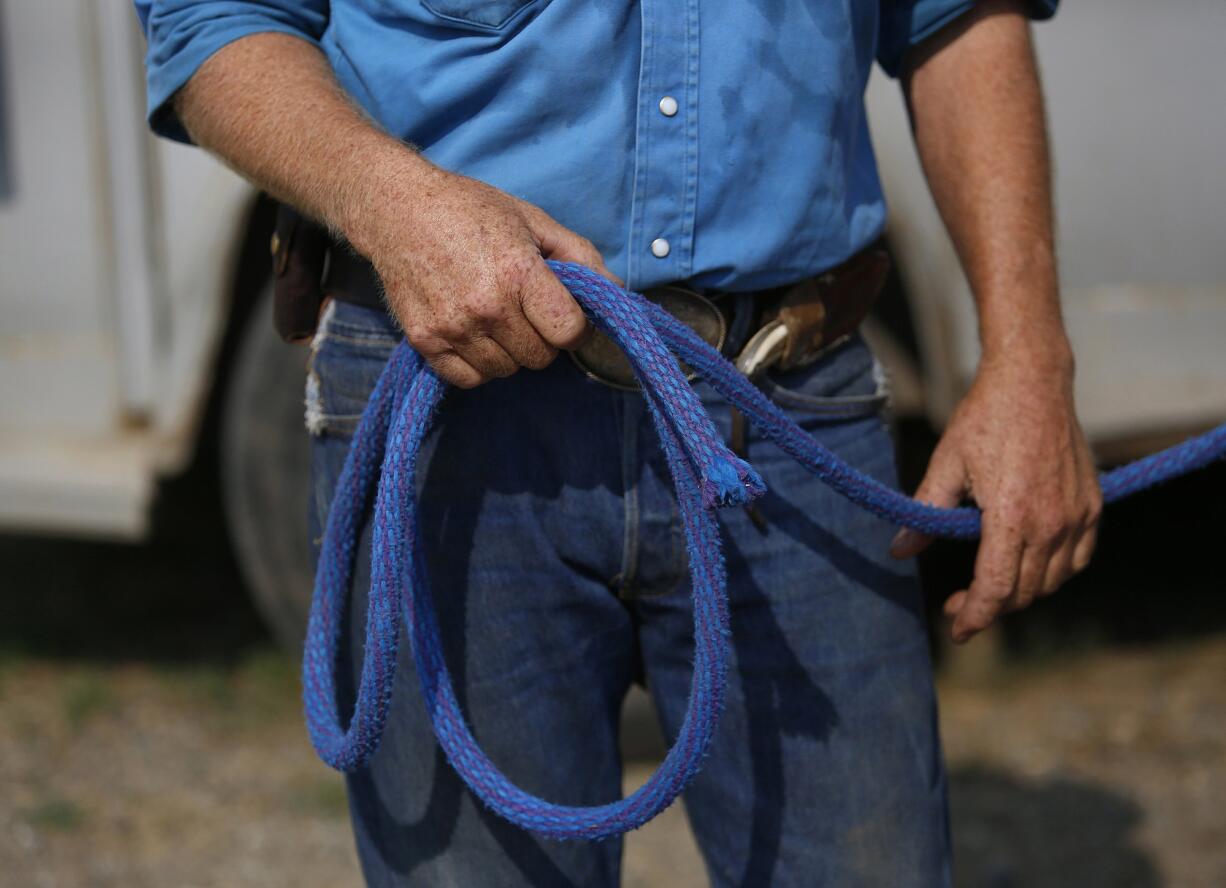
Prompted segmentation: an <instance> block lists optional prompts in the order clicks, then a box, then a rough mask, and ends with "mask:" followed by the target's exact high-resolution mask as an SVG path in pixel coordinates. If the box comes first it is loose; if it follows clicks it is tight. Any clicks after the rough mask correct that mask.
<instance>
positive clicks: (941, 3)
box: [877, 0, 1059, 77]
mask: <svg viewBox="0 0 1226 888" xmlns="http://www.w3.org/2000/svg"><path fill="white" fill-rule="evenodd" d="M1058 3H1059V0H1027V2H1026V8H1027V11H1028V13H1029V14H1030V17H1031V18H1033V19H1046V18H1051V17H1052V16H1053V15H1055V14H1056V5H1057V4H1058ZM974 6H975V0H881V19H880V23H881V25H880V30H879V31H878V34H877V62H878V63H879V64H880V65H881V67H882V69H884V70H885V72H886V73H887V74H889V75H890V76H891V77H897V76H898V74H899V72H900V71H901V70H902V64H903V59H904V58H905V57H906V55H907V50H908V49H910V48H911V47H912V46H915V45H916V44H918V43H921V42H923V41H924V40H925V39H927V38H928V37H931V36H932V35H933V34H935V33H936V32H937V31H939V30H941V28H943V27H945V26H946V25H948V24H949V23H950V22H952V21H953V20H954V19H956V18H958V16H960V15H962V14H963V13H965V12H967V11H969V10H970V9H973V8H974Z"/></svg>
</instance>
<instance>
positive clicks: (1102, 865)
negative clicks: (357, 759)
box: [0, 637, 1226, 888]
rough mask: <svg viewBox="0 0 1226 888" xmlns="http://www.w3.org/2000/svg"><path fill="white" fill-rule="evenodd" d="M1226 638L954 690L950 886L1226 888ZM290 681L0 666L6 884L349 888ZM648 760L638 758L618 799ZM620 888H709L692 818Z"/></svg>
mask: <svg viewBox="0 0 1226 888" xmlns="http://www.w3.org/2000/svg"><path fill="white" fill-rule="evenodd" d="M1224 674H1226V637H1213V638H1209V639H1203V640H1200V641H1197V642H1194V643H1186V644H1180V645H1166V646H1159V647H1155V648H1147V649H1140V650H1128V651H1116V652H1106V653H1092V654H1088V655H1085V656H1079V657H1076V658H1073V659H1064V660H1062V661H1060V662H1049V663H1044V664H1038V665H1035V664H1031V665H1023V666H1013V667H1005V668H1002V669H999V670H997V671H996V672H995V673H994V674H992V675H991V676H990V677H989V678H986V679H984V678H982V677H981V678H980V679H977V680H976V681H975V682H973V683H969V682H967V681H965V680H958V679H955V678H953V677H950V678H947V679H946V680H945V681H943V685H942V694H943V718H944V726H945V737H946V743H947V747H948V754H949V759H950V765H951V773H952V786H953V817H954V829H955V836H956V848H957V860H958V883H959V884H960V885H963V886H991V888H1006V886H1052V888H1056V886H1108V885H1109V886H1156V885H1171V886H1189V888H1192V886H1206V888H1208V886H1220V885H1224V884H1226V851H1224V850H1223V849H1226V812H1224V811H1223V809H1222V806H1221V802H1220V800H1221V799H1222V798H1223V797H1224V796H1226V699H1224V698H1223V695H1222V693H1221V679H1222V676H1223V675H1224ZM296 694H297V691H296V677H295V671H294V666H293V664H291V663H290V662H289V661H288V660H287V659H286V658H285V657H283V656H282V655H280V654H278V653H276V652H274V651H272V650H271V649H265V650H257V651H255V652H254V653H251V654H249V655H248V656H247V657H246V658H244V659H243V660H242V661H241V662H238V663H235V664H232V665H220V664H215V665H210V666H184V665H165V664H161V665H150V664H139V663H137V664H114V665H102V666H100V665H97V664H94V665H87V664H73V663H71V662H67V663H66V662H64V661H61V660H38V659H29V658H17V659H14V658H10V659H9V660H7V661H6V662H5V663H4V665H3V668H2V670H0V751H2V754H0V785H2V786H4V787H5V790H4V792H3V794H2V795H0V883H2V884H4V885H13V886H27V885H29V886H78V885H79V886H94V885H97V886H133V888H137V886H212V885H217V886H280V885H287V886H288V885H294V886H313V885H334V886H342V885H356V884H358V882H359V880H358V875H357V870H356V862H355V859H354V854H353V850H352V847H351V842H350V838H349V835H348V831H347V825H346V818H345V806H344V797H343V792H342V789H341V785H340V782H339V780H338V779H337V778H336V777H335V776H334V775H332V774H331V773H330V772H329V771H328V770H327V769H326V768H324V767H323V766H322V765H320V764H319V763H318V762H317V761H316V760H315V758H314V757H313V754H312V753H311V751H310V749H309V746H308V744H307V742H306V739H305V736H304V732H303V728H302V726H301V724H300V721H299V713H298V707H297V699H296ZM653 765H654V762H652V761H650V760H644V759H639V760H636V761H634V762H632V763H631V765H630V767H629V769H628V775H627V783H628V784H633V783H634V782H635V781H641V780H642V779H644V778H645V777H646V775H647V774H648V773H649V772H650V770H651V768H652V767H653ZM625 871H626V879H625V883H626V885H628V886H632V888H634V886H638V888H648V886H660V888H663V886H668V888H688V886H699V885H704V884H705V879H704V877H703V875H702V868H701V864H700V863H699V860H698V857H697V853H696V851H695V850H694V847H693V843H692V841H691V840H690V837H689V834H688V831H687V829H686V826H685V819H684V814H683V812H682V811H681V810H680V808H676V809H674V810H671V811H669V812H668V813H667V814H666V815H665V816H664V817H662V818H660V820H659V821H657V822H656V823H653V824H651V825H650V826H649V827H647V828H646V829H643V830H641V831H640V832H638V833H635V834H634V835H633V836H632V837H631V840H630V841H629V843H628V848H627V853H626V864H625Z"/></svg>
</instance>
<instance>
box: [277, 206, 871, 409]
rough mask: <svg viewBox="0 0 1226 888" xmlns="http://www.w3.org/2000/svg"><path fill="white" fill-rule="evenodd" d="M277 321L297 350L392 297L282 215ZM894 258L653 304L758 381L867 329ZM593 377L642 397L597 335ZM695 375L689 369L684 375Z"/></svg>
mask: <svg viewBox="0 0 1226 888" xmlns="http://www.w3.org/2000/svg"><path fill="white" fill-rule="evenodd" d="M272 252H273V270H274V273H275V283H276V288H275V289H276V299H275V300H274V318H275V321H276V325H277V328H278V330H279V331H280V332H281V334H282V336H283V337H284V338H286V339H288V340H299V339H303V338H305V337H307V336H309V335H310V334H311V333H313V332H314V328H315V322H316V319H317V317H318V313H319V307H320V304H321V302H322V299H323V297H324V296H331V297H333V298H335V299H340V300H342V301H345V302H351V303H354V304H356V305H362V306H366V307H368V308H372V309H377V310H380V311H384V310H386V305H385V303H384V301H383V287H382V284H381V282H380V281H379V276H378V274H377V273H376V272H375V269H374V266H372V265H371V264H370V262H368V261H367V260H366V259H364V258H363V257H361V256H359V255H357V254H356V253H355V252H354V251H353V250H352V249H351V248H350V247H349V246H348V245H345V244H338V243H336V242H335V241H333V240H332V239H331V238H330V237H329V235H328V233H327V232H326V231H325V230H324V229H323V228H322V227H320V226H318V225H316V224H315V223H313V222H310V221H309V220H307V219H305V218H304V217H302V216H300V215H299V214H297V213H296V212H295V211H293V210H292V209H291V208H289V207H286V206H284V205H283V206H282V207H281V208H280V211H279V214H278V218H277V231H276V234H275V236H274V237H273V244H272ZM889 268H890V260H889V256H888V254H887V253H886V252H885V251H884V250H883V249H881V248H880V247H878V246H876V245H874V246H872V247H869V248H867V249H865V250H862V251H861V252H859V253H857V254H856V255H854V256H852V257H851V258H850V259H848V260H847V261H845V262H843V263H842V264H840V265H838V266H835V267H834V268H832V269H829V270H828V271H825V272H823V273H821V274H819V275H817V276H815V277H810V278H806V279H804V280H802V281H800V282H799V283H796V284H792V285H789V286H783V287H776V288H774V289H770V290H758V291H754V292H748V293H741V292H725V291H715V292H712V291H707V292H705V293H700V292H698V291H697V290H695V289H693V288H691V287H687V286H685V285H684V284H683V283H682V284H671V285H667V286H662V287H656V288H653V289H651V290H648V291H647V292H646V293H645V294H644V295H645V296H646V297H647V298H648V299H651V300H653V301H656V302H658V303H659V304H660V305H662V306H663V307H664V308H665V310H666V311H668V312H669V313H670V314H672V315H673V316H674V317H676V318H677V319H678V320H680V321H681V322H682V323H684V324H686V325H687V326H688V327H690V328H691V329H693V330H694V331H695V332H696V333H698V335H699V336H701V337H702V338H703V339H704V340H705V341H706V342H707V343H708V344H709V345H711V346H713V347H714V348H716V349H719V350H721V351H723V352H724V353H725V354H727V355H729V356H736V365H737V367H738V369H740V370H741V372H742V373H744V374H745V375H746V376H748V377H749V378H750V379H753V380H757V379H759V378H760V377H761V375H762V374H763V373H765V372H766V370H767V369H769V368H771V367H775V366H777V367H778V368H779V369H781V370H793V369H797V368H799V367H803V366H806V365H807V364H810V363H812V362H813V361H815V360H817V358H818V357H819V356H820V355H821V354H823V353H824V352H825V351H827V350H828V349H829V348H830V347H832V346H833V345H835V344H837V343H838V342H840V341H842V340H843V339H845V338H846V337H847V336H849V335H850V334H851V333H852V332H853V331H854V330H855V329H856V327H858V326H859V325H860V322H861V321H863V320H864V317H865V316H866V315H867V314H868V312H869V309H870V308H871V307H872V305H873V302H874V301H875V300H876V298H877V295H878V293H879V292H880V290H881V288H882V286H883V285H884V283H885V279H886V276H887V274H888V273H889ZM571 356H572V358H573V360H574V361H575V363H576V364H577V365H578V367H579V368H580V369H581V370H583V372H584V373H586V374H587V375H588V376H590V377H591V378H593V379H596V380H599V381H600V382H602V383H605V384H606V385H611V386H614V387H616V388H626V389H634V388H637V385H636V383H635V379H634V375H633V372H632V371H631V369H630V365H629V363H628V362H627V361H626V358H625V356H624V355H622V354H621V351H620V350H619V349H618V348H617V347H616V346H614V345H613V343H611V342H610V341H609V340H608V339H607V338H606V337H605V336H604V335H603V334H600V333H597V334H596V335H594V336H593V337H592V338H591V339H590V340H589V341H588V342H587V343H585V344H584V345H583V346H582V347H581V348H580V349H578V350H577V351H575V352H572V353H571ZM685 369H686V371H687V374H688V373H689V370H688V368H685Z"/></svg>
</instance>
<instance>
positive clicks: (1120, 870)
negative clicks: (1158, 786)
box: [950, 767, 1162, 888]
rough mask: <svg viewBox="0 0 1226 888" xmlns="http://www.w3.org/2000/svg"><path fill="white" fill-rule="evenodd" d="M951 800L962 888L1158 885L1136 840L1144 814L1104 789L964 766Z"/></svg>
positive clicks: (956, 775) (955, 776)
mask: <svg viewBox="0 0 1226 888" xmlns="http://www.w3.org/2000/svg"><path fill="white" fill-rule="evenodd" d="M950 800H951V801H950V804H951V808H952V811H951V817H952V820H953V824H952V827H953V836H954V863H955V872H956V876H957V877H956V880H955V882H956V884H957V885H959V886H960V888H1024V886H1031V885H1041V886H1043V888H1107V886H1111V888H1150V886H1155V888H1156V886H1158V885H1161V884H1162V881H1161V879H1160V878H1159V874H1158V870H1157V868H1156V866H1155V864H1154V862H1153V861H1152V860H1151V859H1150V858H1149V857H1148V855H1147V854H1146V853H1145V852H1144V851H1143V850H1141V849H1140V848H1138V847H1136V846H1135V845H1134V844H1133V841H1134V832H1135V831H1136V830H1137V828H1138V827H1139V826H1140V825H1141V822H1142V820H1143V819H1144V812H1143V811H1142V810H1141V808H1140V807H1139V806H1138V805H1137V804H1136V803H1134V802H1133V801H1131V800H1129V799H1127V798H1125V797H1123V796H1121V795H1119V794H1117V793H1115V792H1112V791H1111V790H1109V789H1107V788H1105V787H1102V786H1096V785H1094V784H1092V783H1087V782H1082V781H1077V780H1069V779H1064V778H1045V779H1041V780H1027V779H1024V778H1019V777H1017V776H1016V775H1014V774H1010V773H1008V772H1005V771H1000V770H996V769H991V768H978V767H962V768H956V769H955V770H954V771H953V773H952V774H951V775H950ZM1070 836H1075V837H1076V840H1075V841H1070Z"/></svg>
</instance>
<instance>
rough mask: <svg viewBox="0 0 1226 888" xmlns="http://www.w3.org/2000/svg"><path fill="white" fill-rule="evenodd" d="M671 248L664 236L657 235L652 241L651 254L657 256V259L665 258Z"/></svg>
mask: <svg viewBox="0 0 1226 888" xmlns="http://www.w3.org/2000/svg"><path fill="white" fill-rule="evenodd" d="M670 249H671V247H669V245H668V241H666V240H665V239H664V238H662V237H657V238H656V239H655V240H653V241H652V242H651V255H653V256H655V257H656V258H657V259H663V258H664V257H665V256H667V255H668V251H669V250H670Z"/></svg>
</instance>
